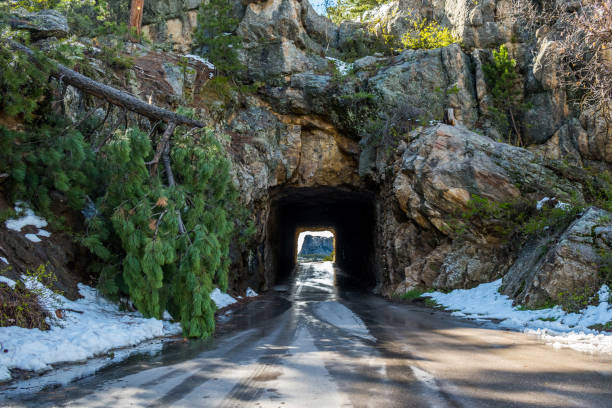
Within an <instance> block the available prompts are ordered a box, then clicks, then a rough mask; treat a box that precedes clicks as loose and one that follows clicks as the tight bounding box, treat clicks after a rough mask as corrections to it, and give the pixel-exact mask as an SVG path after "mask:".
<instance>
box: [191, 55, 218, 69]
mask: <svg viewBox="0 0 612 408" xmlns="http://www.w3.org/2000/svg"><path fill="white" fill-rule="evenodd" d="M184 57H185V58H188V59H191V60H194V61H198V62H201V63H202V64H204V65H205V66H206V68H208V69H210V70H213V71H214V70H215V69H216V67H215V64H213V63H212V62H210V61H209V60H207V59H206V58H202V57H200V56H199V55H194V54H186V55H185V56H184Z"/></svg>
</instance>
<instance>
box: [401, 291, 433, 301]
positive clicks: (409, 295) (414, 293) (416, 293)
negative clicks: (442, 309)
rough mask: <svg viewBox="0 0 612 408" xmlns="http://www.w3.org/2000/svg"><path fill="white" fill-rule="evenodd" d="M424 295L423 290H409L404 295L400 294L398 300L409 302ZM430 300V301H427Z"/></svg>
mask: <svg viewBox="0 0 612 408" xmlns="http://www.w3.org/2000/svg"><path fill="white" fill-rule="evenodd" d="M423 293H425V292H424V291H423V290H421V289H411V290H409V291H407V292H406V293H404V294H401V295H400V296H399V298H400V299H402V300H409V301H413V300H414V299H417V298H419V297H421V295H422V294H423ZM429 300H431V299H429Z"/></svg>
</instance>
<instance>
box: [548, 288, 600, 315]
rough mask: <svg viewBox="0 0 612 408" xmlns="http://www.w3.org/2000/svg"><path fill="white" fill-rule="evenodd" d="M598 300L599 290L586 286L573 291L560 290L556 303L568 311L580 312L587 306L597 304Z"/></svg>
mask: <svg viewBox="0 0 612 408" xmlns="http://www.w3.org/2000/svg"><path fill="white" fill-rule="evenodd" d="M597 300H598V296H597V292H596V291H595V290H594V289H592V288H587V287H585V288H583V289H582V291H576V292H573V293H570V292H559V294H558V295H557V297H556V299H555V303H557V304H558V305H559V306H561V308H562V309H563V310H565V311H566V312H568V313H578V312H580V311H581V310H582V309H584V308H586V307H587V306H589V305H592V304H595V303H596V301H597Z"/></svg>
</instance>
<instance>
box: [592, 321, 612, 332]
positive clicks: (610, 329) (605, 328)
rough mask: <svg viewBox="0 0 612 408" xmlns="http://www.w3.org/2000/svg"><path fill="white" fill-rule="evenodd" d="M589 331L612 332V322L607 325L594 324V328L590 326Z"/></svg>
mask: <svg viewBox="0 0 612 408" xmlns="http://www.w3.org/2000/svg"><path fill="white" fill-rule="evenodd" d="M589 329H591V330H598V331H606V332H612V320H610V321H609V322H607V323H603V324H594V325H592V326H589Z"/></svg>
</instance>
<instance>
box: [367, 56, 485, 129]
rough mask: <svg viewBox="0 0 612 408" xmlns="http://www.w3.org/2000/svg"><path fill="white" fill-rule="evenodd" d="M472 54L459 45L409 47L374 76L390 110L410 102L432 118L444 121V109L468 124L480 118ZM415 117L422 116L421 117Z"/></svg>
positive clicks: (376, 88) (372, 84) (373, 82)
mask: <svg viewBox="0 0 612 408" xmlns="http://www.w3.org/2000/svg"><path fill="white" fill-rule="evenodd" d="M471 70H472V68H471V64H470V59H469V57H468V56H467V55H466V54H465V53H464V52H463V51H462V50H461V47H459V45H457V44H453V45H450V46H448V47H444V48H437V49H433V50H406V51H404V52H402V53H401V54H400V55H399V56H398V57H396V58H395V59H394V60H393V61H392V63H391V65H389V66H388V67H385V68H383V69H381V70H380V71H378V72H377V73H376V75H375V76H373V77H372V78H370V80H369V84H370V87H371V88H372V89H373V90H374V91H375V92H377V93H378V94H379V95H380V96H381V98H382V101H383V105H384V107H385V109H386V110H387V112H392V111H393V110H394V109H401V108H402V106H405V105H407V104H408V105H410V106H411V107H412V108H413V109H415V111H416V110H418V111H420V112H421V116H422V117H423V118H426V119H428V120H442V117H443V114H444V109H446V108H453V109H454V111H455V116H456V117H457V118H458V119H459V120H460V121H461V122H463V123H464V124H466V125H467V126H472V125H474V123H475V122H476V120H477V119H478V100H477V98H476V94H475V92H474V89H475V86H474V83H473V82H474V81H473V78H472V71H471ZM415 119H419V118H418V117H417V118H415Z"/></svg>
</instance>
